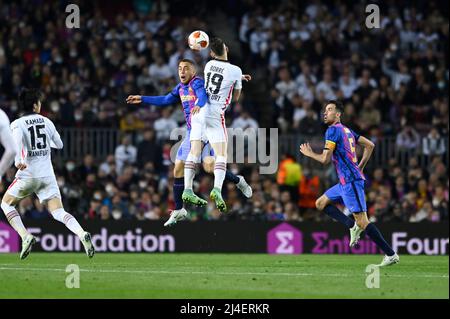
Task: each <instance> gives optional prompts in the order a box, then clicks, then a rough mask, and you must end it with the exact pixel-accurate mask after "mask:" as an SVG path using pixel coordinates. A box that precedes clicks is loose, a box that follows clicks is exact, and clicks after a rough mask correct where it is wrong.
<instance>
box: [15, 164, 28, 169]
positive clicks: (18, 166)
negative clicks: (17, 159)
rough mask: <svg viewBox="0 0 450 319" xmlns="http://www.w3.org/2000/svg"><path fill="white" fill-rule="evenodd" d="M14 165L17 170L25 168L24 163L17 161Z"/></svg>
mask: <svg viewBox="0 0 450 319" xmlns="http://www.w3.org/2000/svg"><path fill="white" fill-rule="evenodd" d="M16 167H17V169H18V170H21V171H23V170H24V169H26V168H27V164H25V163H19V164H17V165H16Z"/></svg>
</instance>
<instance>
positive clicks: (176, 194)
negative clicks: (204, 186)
mask: <svg viewBox="0 0 450 319" xmlns="http://www.w3.org/2000/svg"><path fill="white" fill-rule="evenodd" d="M183 191H184V177H175V180H174V182H173V199H174V200H175V209H176V210H178V209H182V208H183V199H182V198H181V196H182V195H183Z"/></svg>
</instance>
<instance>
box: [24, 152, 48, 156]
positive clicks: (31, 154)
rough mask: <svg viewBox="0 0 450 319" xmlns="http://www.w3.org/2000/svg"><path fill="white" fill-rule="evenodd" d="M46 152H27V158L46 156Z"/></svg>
mask: <svg viewBox="0 0 450 319" xmlns="http://www.w3.org/2000/svg"><path fill="white" fill-rule="evenodd" d="M47 155H48V150H39V151H28V157H31V156H47Z"/></svg>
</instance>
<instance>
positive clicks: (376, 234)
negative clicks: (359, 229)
mask: <svg viewBox="0 0 450 319" xmlns="http://www.w3.org/2000/svg"><path fill="white" fill-rule="evenodd" d="M366 234H367V236H369V237H370V239H372V241H373V242H374V243H375V244H377V246H378V247H379V248H381V250H382V251H384V252H385V254H386V255H388V256H392V255H394V254H395V252H394V251H393V250H392V248H391V246H389V244H388V243H387V242H386V241H385V240H384V238H383V235H381V233H380V231H379V230H378V228H377V226H375V225H374V224H372V223H369V224H368V225H367V227H366Z"/></svg>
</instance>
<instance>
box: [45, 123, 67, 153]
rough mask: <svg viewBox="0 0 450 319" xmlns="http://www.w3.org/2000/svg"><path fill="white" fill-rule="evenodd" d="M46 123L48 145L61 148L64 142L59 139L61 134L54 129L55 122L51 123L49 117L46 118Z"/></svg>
mask: <svg viewBox="0 0 450 319" xmlns="http://www.w3.org/2000/svg"><path fill="white" fill-rule="evenodd" d="M46 120H47V123H48V125H49V127H50V134H51V137H50V147H51V148H56V149H58V150H60V149H62V148H63V146H64V144H63V141H62V139H61V136H60V135H59V133H58V131H57V130H56V127H55V124H53V122H52V121H50V120H49V119H46Z"/></svg>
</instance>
